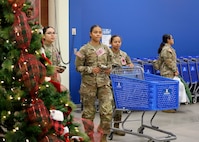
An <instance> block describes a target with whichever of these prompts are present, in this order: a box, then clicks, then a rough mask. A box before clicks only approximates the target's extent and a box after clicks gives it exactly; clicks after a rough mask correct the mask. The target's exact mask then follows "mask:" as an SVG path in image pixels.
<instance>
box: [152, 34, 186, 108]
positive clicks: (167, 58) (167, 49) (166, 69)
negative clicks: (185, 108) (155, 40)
mask: <svg viewBox="0 0 199 142" xmlns="http://www.w3.org/2000/svg"><path fill="white" fill-rule="evenodd" d="M173 44H174V39H173V37H172V35H170V34H165V35H163V36H162V43H161V44H160V47H159V49H158V54H159V58H158V60H155V61H154V67H155V69H156V70H160V75H162V76H164V77H168V78H172V79H175V80H178V81H179V91H180V93H179V102H183V103H185V102H189V100H188V97H187V94H186V91H185V87H184V84H183V83H182V82H181V81H180V78H179V77H178V75H179V72H178V67H177V57H176V52H175V50H174V49H173V48H172V45H173ZM164 112H176V110H167V111H164Z"/></svg>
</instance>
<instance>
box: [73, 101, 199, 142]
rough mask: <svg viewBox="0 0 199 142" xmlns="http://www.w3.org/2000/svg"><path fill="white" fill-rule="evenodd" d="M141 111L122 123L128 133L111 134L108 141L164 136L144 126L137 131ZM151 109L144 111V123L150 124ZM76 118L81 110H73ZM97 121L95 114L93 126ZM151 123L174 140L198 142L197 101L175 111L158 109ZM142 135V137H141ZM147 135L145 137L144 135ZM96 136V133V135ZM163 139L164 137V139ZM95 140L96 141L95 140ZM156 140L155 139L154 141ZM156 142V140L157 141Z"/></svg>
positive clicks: (143, 141)
mask: <svg viewBox="0 0 199 142" xmlns="http://www.w3.org/2000/svg"><path fill="white" fill-rule="evenodd" d="M142 113H143V112H132V114H131V115H130V117H129V119H128V120H127V121H126V122H125V123H124V128H125V129H128V130H132V132H130V134H126V135H125V136H117V135H113V138H112V140H108V141H109V142H148V140H149V138H147V137H148V136H149V137H153V138H155V139H157V137H160V136H163V137H166V136H167V134H165V133H159V132H156V131H154V130H151V129H148V128H145V129H144V130H143V134H140V133H137V130H138V128H139V127H140V125H141V115H142ZM153 114H154V112H153V111H149V112H146V113H145V116H144V124H146V125H150V119H151V116H152V115H153ZM74 116H75V117H76V118H80V117H81V110H76V111H75V112H74ZM126 116H127V113H124V114H123V119H124V118H125V117H126ZM98 122H99V114H98V113H97V114H96V118H95V122H94V123H95V126H96V127H97V125H98ZM153 125H155V126H158V127H159V129H162V130H164V131H167V132H171V133H172V134H174V135H175V136H176V139H175V140H171V141H174V142H198V141H199V103H196V104H191V105H190V104H188V105H181V106H180V108H179V109H178V111H177V112H176V113H164V112H161V111H158V113H157V114H156V116H155V117H154V120H153ZM134 134H135V135H134ZM143 136H144V137H143ZM145 136H147V137H145ZM96 137H97V135H96ZM164 140H165V139H164ZM96 142H98V141H97V140H96ZM155 142H156V141H155ZM157 142H158V141H157Z"/></svg>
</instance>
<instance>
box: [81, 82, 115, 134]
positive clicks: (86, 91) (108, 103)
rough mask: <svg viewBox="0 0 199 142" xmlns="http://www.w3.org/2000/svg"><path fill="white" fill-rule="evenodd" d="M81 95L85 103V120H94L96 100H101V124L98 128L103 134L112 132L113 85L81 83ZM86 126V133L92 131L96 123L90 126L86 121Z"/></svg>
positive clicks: (83, 114)
mask: <svg viewBox="0 0 199 142" xmlns="http://www.w3.org/2000/svg"><path fill="white" fill-rule="evenodd" d="M80 95H81V99H82V103H83V113H82V118H83V120H86V119H87V120H90V121H91V122H93V120H94V118H95V113H96V107H95V101H96V99H98V101H99V114H100V124H99V126H98V130H99V131H101V132H102V133H103V134H109V133H110V126H111V120H112V113H113V107H112V102H113V95H112V90H111V87H110V86H108V85H106V86H102V87H97V86H91V85H88V84H81V87H80ZM83 124H84V128H85V131H86V133H87V134H88V133H92V132H93V129H94V125H93V124H91V127H89V128H88V126H86V125H88V124H87V123H84V122H83Z"/></svg>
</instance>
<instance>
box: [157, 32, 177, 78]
mask: <svg viewBox="0 0 199 142" xmlns="http://www.w3.org/2000/svg"><path fill="white" fill-rule="evenodd" d="M162 40H163V41H162V43H161V44H160V47H159V49H158V54H159V59H158V60H157V61H155V62H154V67H155V69H157V70H160V75H162V76H165V77H168V78H174V76H178V74H179V73H178V67H177V57H176V52H175V49H173V48H172V45H173V44H174V40H173V38H172V36H171V35H167V34H166V35H163V38H162Z"/></svg>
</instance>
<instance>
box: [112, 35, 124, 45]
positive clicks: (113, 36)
mask: <svg viewBox="0 0 199 142" xmlns="http://www.w3.org/2000/svg"><path fill="white" fill-rule="evenodd" d="M115 37H119V38H120V39H122V38H121V37H120V36H119V35H112V36H111V38H110V44H111V43H112V42H113V40H114V38H115Z"/></svg>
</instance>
